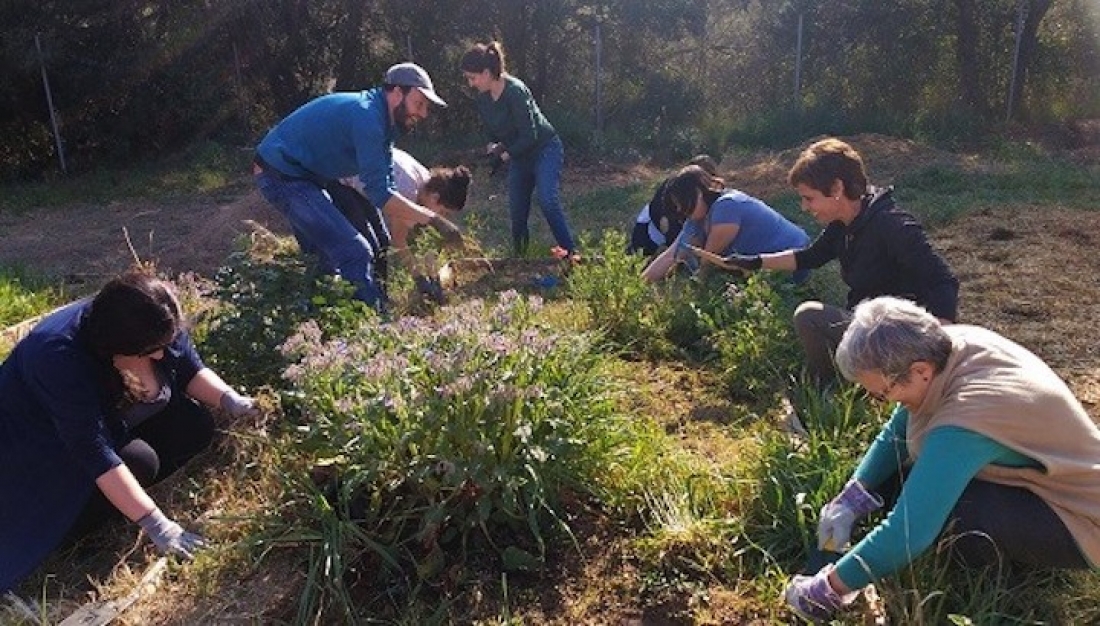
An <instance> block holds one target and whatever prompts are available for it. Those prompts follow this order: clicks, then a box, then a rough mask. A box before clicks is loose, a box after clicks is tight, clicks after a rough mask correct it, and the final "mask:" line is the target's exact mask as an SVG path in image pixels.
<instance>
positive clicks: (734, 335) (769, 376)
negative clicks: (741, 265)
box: [704, 272, 799, 402]
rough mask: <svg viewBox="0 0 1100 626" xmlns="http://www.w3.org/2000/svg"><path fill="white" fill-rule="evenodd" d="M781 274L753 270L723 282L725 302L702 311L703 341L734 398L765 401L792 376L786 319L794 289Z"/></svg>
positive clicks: (793, 357) (794, 352)
mask: <svg viewBox="0 0 1100 626" xmlns="http://www.w3.org/2000/svg"><path fill="white" fill-rule="evenodd" d="M786 280H787V275H785V274H783V275H772V274H769V273H765V272H756V273H753V274H751V275H749V276H748V278H747V279H745V280H744V281H743V282H742V281H736V282H730V283H728V284H727V287H726V290H725V293H724V296H725V300H726V302H725V306H723V307H715V308H714V309H713V312H712V313H710V314H708V315H706V316H705V317H704V320H705V322H706V325H707V328H708V330H709V331H710V332H709V341H710V343H711V344H712V345H713V346H714V350H715V352H716V353H717V355H718V359H717V360H718V367H719V368H720V370H721V371H722V373H723V379H724V381H725V384H726V387H727V388H728V389H729V391H730V394H731V395H732V396H733V397H734V398H739V399H743V400H750V401H754V402H760V401H761V400H767V399H770V397H771V394H772V393H773V392H775V391H777V390H778V389H779V388H780V387H781V386H785V385H787V384H789V383H790V381H791V380H792V379H793V377H794V376H795V375H796V374H797V368H798V365H799V362H798V341H797V339H796V338H795V337H794V329H793V326H792V323H791V317H792V315H793V313H794V305H793V302H794V290H793V288H792V286H791V285H790V283H787V282H781V281H786Z"/></svg>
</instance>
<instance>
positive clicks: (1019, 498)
mask: <svg viewBox="0 0 1100 626" xmlns="http://www.w3.org/2000/svg"><path fill="white" fill-rule="evenodd" d="M903 480H904V477H903V476H902V475H899V474H894V476H893V477H891V478H890V479H888V480H887V481H885V482H884V483H883V484H882V485H881V486H880V487H879V489H878V490H877V491H878V493H879V495H881V496H882V497H883V500H884V502H885V509H886V510H890V509H891V508H893V506H894V504H896V502H897V497H898V495H899V494H900V493H901V486H902V481H903ZM940 541H941V542H942V544H943V545H945V546H946V547H947V548H948V549H949V550H950V554H951V556H952V558H954V559H955V560H956V561H958V562H959V563H961V564H962V565H964V566H966V567H986V566H990V565H1005V566H1007V565H1008V564H1009V563H1022V564H1026V565H1031V566H1036V567H1049V568H1061V569H1088V568H1089V564H1088V561H1087V560H1086V559H1085V557H1084V555H1083V554H1081V550H1080V548H1078V547H1077V542H1076V541H1074V539H1073V535H1071V534H1070V532H1069V529H1067V528H1066V525H1065V524H1063V523H1062V520H1061V518H1059V517H1058V514H1057V513H1055V512H1054V509H1052V508H1050V505H1049V504H1047V503H1046V501H1045V500H1043V499H1042V498H1040V497H1039V496H1037V495H1035V494H1034V493H1032V492H1031V491H1029V490H1027V489H1025V488H1023V487H1009V486H1006V485H999V484H997V483H991V482H988V481H984V480H978V479H974V480H972V481H970V484H969V485H967V486H966V489H965V490H963V493H962V495H961V496H960V497H959V501H958V502H956V503H955V508H954V509H952V511H951V514H950V515H949V516H948V518H947V525H946V526H945V527H944V529H943V532H942V533H941V534H940Z"/></svg>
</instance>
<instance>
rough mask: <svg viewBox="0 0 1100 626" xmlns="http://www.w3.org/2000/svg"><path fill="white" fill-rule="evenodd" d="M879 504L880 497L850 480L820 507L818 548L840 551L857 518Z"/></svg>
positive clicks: (855, 481) (846, 544)
mask: <svg viewBox="0 0 1100 626" xmlns="http://www.w3.org/2000/svg"><path fill="white" fill-rule="evenodd" d="M881 507H882V498H880V497H878V496H876V495H875V494H873V493H871V492H870V491H867V489H865V488H864V487H863V485H861V484H860V482H859V481H858V480H856V479H854V478H853V479H852V480H849V481H848V484H847V485H844V489H843V491H841V492H840V495H838V496H837V497H835V498H833V499H832V501H831V502H829V503H828V504H826V505H825V506H823V507H821V517H820V518H819V519H818V522H817V547H818V549H819V550H826V551H829V552H841V551H843V550H844V549H845V548H846V547H847V546H848V542H849V541H851V538H852V526H855V523H856V520H858V519H859V518H861V517H863V516H864V515H867V514H868V513H871V512H872V511H875V510H877V509H879V508H881Z"/></svg>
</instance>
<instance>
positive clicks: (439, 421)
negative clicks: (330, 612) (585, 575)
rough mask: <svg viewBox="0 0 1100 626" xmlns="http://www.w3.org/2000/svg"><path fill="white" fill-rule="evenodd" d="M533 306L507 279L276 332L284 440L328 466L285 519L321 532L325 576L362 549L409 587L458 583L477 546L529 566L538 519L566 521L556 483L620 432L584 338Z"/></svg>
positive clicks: (537, 558) (341, 598) (564, 482)
mask: <svg viewBox="0 0 1100 626" xmlns="http://www.w3.org/2000/svg"><path fill="white" fill-rule="evenodd" d="M541 306H542V302H541V299H539V298H538V297H530V298H526V299H524V298H522V297H520V296H519V295H518V294H516V293H515V292H509V293H505V294H502V295H501V298H500V301H499V302H497V303H495V304H488V303H485V302H483V301H479V300H478V301H470V302H467V303H462V304H459V305H456V306H454V307H449V308H447V309H445V310H444V311H443V312H442V317H444V318H445V319H443V320H441V321H438V322H437V321H433V320H428V319H418V318H411V317H407V318H402V319H400V320H396V321H394V322H390V323H383V324H376V323H374V322H373V320H371V321H368V322H365V323H362V324H360V325H358V326H357V327H355V328H354V329H351V330H350V331H349V332H345V333H342V334H340V335H332V338H330V339H329V340H327V341H325V340H324V339H323V333H322V330H321V326H320V324H318V323H317V322H313V321H311V322H307V323H305V324H303V325H302V326H301V328H300V330H299V332H298V333H297V334H295V335H294V336H293V337H292V338H291V339H290V340H288V341H287V342H286V344H285V345H284V346H283V352H284V354H286V355H287V356H288V357H289V358H291V359H293V360H294V363H293V364H292V365H291V366H290V367H289V368H287V370H286V373H285V377H286V379H287V380H288V381H289V383H290V385H291V391H290V394H289V400H288V403H292V404H294V405H295V406H296V407H297V408H298V409H299V410H300V413H301V417H302V421H301V424H300V425H299V427H298V431H297V435H296V439H297V443H296V446H295V447H296V449H297V450H298V451H299V452H300V454H301V455H303V456H304V458H305V463H306V464H309V465H313V466H324V467H327V468H329V470H328V472H329V474H330V475H331V477H332V478H331V480H329V481H327V482H326V484H325V486H324V495H323V497H315V498H314V499H313V502H314V506H313V507H311V510H312V513H311V516H310V518H309V519H305V520H299V522H298V523H300V524H304V525H305V526H306V527H309V528H314V529H321V533H322V534H323V535H326V538H324V539H323V540H321V541H320V542H319V544H320V545H322V546H330V548H326V549H318V550H317V551H315V552H314V555H313V557H312V558H311V560H312V562H313V563H314V565H313V566H312V567H313V568H314V569H315V570H316V568H318V567H321V565H319V563H320V561H318V559H320V560H323V562H324V572H325V573H324V576H323V579H324V581H326V582H325V584H326V585H328V587H327V588H328V589H330V591H332V590H333V589H335V590H340V582H339V581H341V580H342V576H343V575H344V572H345V571H346V567H347V565H346V564H347V563H349V562H351V561H352V560H354V559H358V558H361V557H359V556H357V555H359V554H360V553H364V552H365V553H367V554H369V555H372V556H371V558H372V561H373V562H374V563H375V564H376V565H377V566H379V567H380V568H381V569H383V570H384V571H385V572H386V573H385V578H386V579H387V580H389V581H390V584H394V585H397V586H398V587H400V588H402V589H404V590H405V593H414V594H415V592H416V590H417V589H419V588H421V586H430V587H438V586H440V585H443V586H453V585H456V584H458V583H460V582H461V580H460V579H461V576H460V572H461V570H462V564H463V563H464V562H465V561H466V559H467V558H469V555H470V552H471V551H476V546H487V547H488V548H489V549H490V550H491V552H493V553H495V554H496V555H497V558H499V560H500V564H501V565H502V566H503V567H504V569H508V570H521V571H525V570H532V569H538V568H540V567H541V563H542V559H543V556H544V554H545V550H546V540H547V537H548V533H550V532H551V531H552V530H553V529H561V530H566V531H567V530H568V529H567V526H566V524H565V520H564V518H563V517H562V516H561V513H560V506H559V501H560V498H561V495H562V492H563V490H565V489H574V490H581V491H583V490H585V488H586V487H585V485H587V484H589V483H590V481H591V480H592V478H593V476H594V474H595V471H596V468H597V467H598V466H599V465H600V462H601V461H602V460H603V459H604V455H606V454H608V453H609V451H610V450H611V449H613V448H614V447H615V446H616V445H617V443H618V442H619V441H622V440H624V439H625V436H624V435H623V434H622V433H617V428H620V427H621V426H622V424H623V422H621V421H616V420H613V419H610V408H611V404H610V403H609V402H608V400H607V398H606V395H605V392H604V386H603V384H602V383H601V382H600V377H599V376H598V369H597V366H598V365H599V363H600V359H599V357H598V356H596V354H595V353H594V352H593V351H592V350H591V339H590V338H588V337H586V336H584V335H580V336H575V337H571V338H569V339H568V340H566V339H565V338H564V337H562V336H560V335H558V334H557V333H555V332H553V331H552V330H550V329H547V328H545V327H542V326H541V325H540V324H539V323H538V322H537V319H536V316H537V313H538V312H539V310H540V308H541ZM616 424H618V426H616ZM316 571H320V570H316ZM333 585H335V587H333ZM328 595H329V596H331V597H332V599H333V600H334V601H336V602H337V603H338V604H340V605H341V606H343V607H344V608H345V609H346V610H350V609H348V608H347V606H346V605H347V599H346V594H345V593H343V592H342V591H341V592H340V593H338V594H337V593H329V594H328Z"/></svg>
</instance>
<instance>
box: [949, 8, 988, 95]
mask: <svg viewBox="0 0 1100 626" xmlns="http://www.w3.org/2000/svg"><path fill="white" fill-rule="evenodd" d="M954 3H955V61H956V63H957V65H958V72H959V94H958V95H959V99H960V100H961V101H962V104H963V106H965V107H966V109H967V110H968V111H969V112H970V113H974V114H979V115H980V114H982V113H983V112H984V111H985V109H986V106H985V101H984V98H983V96H982V86H981V71H980V68H979V63H978V44H979V36H978V32H979V29H978V15H977V7H976V6H975V0H954Z"/></svg>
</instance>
